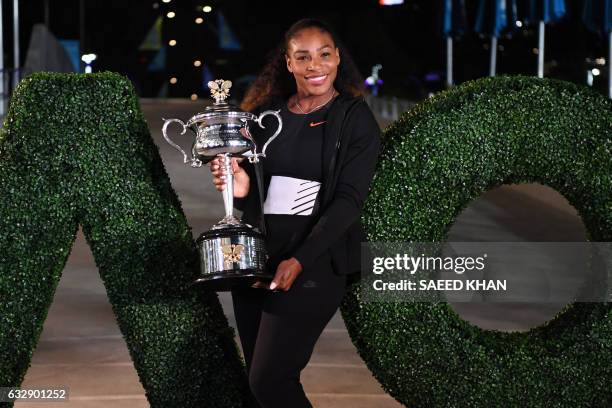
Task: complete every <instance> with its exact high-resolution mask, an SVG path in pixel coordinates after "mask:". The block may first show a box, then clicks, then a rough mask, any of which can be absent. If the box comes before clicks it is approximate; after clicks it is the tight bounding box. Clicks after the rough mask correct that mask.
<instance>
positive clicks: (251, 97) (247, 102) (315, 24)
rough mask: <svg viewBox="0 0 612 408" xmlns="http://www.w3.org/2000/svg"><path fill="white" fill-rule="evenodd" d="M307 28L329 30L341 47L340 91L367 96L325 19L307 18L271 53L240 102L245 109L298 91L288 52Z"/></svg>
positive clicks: (287, 34)
mask: <svg viewBox="0 0 612 408" xmlns="http://www.w3.org/2000/svg"><path fill="white" fill-rule="evenodd" d="M307 28H317V29H319V30H321V31H322V32H325V33H328V34H329V35H330V37H331V38H332V40H333V41H334V45H335V46H336V47H338V51H339V53H340V65H338V74H337V76H336V80H335V81H334V87H335V88H336V89H337V90H338V92H340V93H341V94H342V93H346V94H349V95H352V96H364V95H365V94H366V87H365V85H364V81H363V77H362V76H361V74H360V73H359V70H357V67H356V66H355V63H354V62H353V59H352V58H351V56H350V55H349V53H348V52H347V50H346V48H345V47H344V45H343V44H342V42H341V41H340V39H339V38H338V36H337V35H336V34H335V33H334V31H333V30H332V29H331V27H330V26H329V25H328V24H326V23H325V22H323V21H321V20H316V19H312V18H305V19H302V20H299V21H297V22H296V23H294V24H293V25H292V26H291V27H290V28H289V29H288V30H287V31H286V32H285V35H284V38H283V41H282V42H281V44H280V45H279V46H278V47H277V48H276V49H275V50H274V51H272V53H271V54H270V55H269V61H268V63H267V64H266V65H265V66H264V68H263V69H262V71H261V72H260V74H259V75H258V76H257V78H256V79H255V81H253V83H252V84H251V85H250V86H249V88H248V90H247V92H246V94H245V96H244V98H243V100H242V103H241V104H240V107H241V108H242V109H244V110H245V111H252V110H254V109H255V108H257V107H259V106H261V105H263V104H265V103H266V102H267V101H268V100H270V98H272V97H282V98H288V97H289V96H291V95H292V94H294V93H295V92H296V91H297V89H296V86H295V79H294V78H293V76H292V75H291V73H290V72H289V71H288V70H287V63H286V60H285V55H286V54H287V48H288V44H289V41H290V40H291V39H292V38H293V37H295V35H296V34H297V33H298V32H300V31H301V30H304V29H307Z"/></svg>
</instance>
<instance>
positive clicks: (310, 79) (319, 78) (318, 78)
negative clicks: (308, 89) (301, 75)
mask: <svg viewBox="0 0 612 408" xmlns="http://www.w3.org/2000/svg"><path fill="white" fill-rule="evenodd" d="M305 78H306V80H307V81H308V82H313V83H315V84H318V83H321V82H323V81H325V79H327V74H322V75H312V76H307V77H305Z"/></svg>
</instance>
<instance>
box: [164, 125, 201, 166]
mask: <svg viewBox="0 0 612 408" xmlns="http://www.w3.org/2000/svg"><path fill="white" fill-rule="evenodd" d="M162 120H163V121H164V126H163V127H162V134H163V135H164V139H166V142H168V144H169V145H170V146H172V147H174V148H175V149H176V150H178V151H179V152H181V153H182V154H183V163H185V164H187V163H189V164H190V165H191V167H201V166H202V161H201V160H200V159H197V158H195V155H193V150H192V152H191V153H192V157H191V158H189V157H188V156H187V153H185V151H184V150H183V149H181V147H180V146H179V145H177V144H176V143H174V142H173V141H172V139H170V137H169V136H168V133H167V132H168V126H169V125H170V124H171V123H173V122H176V123H178V124H180V125H181V126H182V127H183V130H182V131H181V133H180V134H181V135H184V134H185V132H186V131H187V129H188V127H187V125H185V123H184V122H183V121H182V120H180V119H163V118H162Z"/></svg>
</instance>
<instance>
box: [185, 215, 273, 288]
mask: <svg viewBox="0 0 612 408" xmlns="http://www.w3.org/2000/svg"><path fill="white" fill-rule="evenodd" d="M196 245H197V247H198V252H199V255H200V275H199V277H198V278H197V279H196V280H195V282H194V284H197V285H198V286H200V287H202V288H205V289H210V290H213V291H228V290H231V289H232V288H233V287H235V286H245V285H252V284H253V283H254V282H255V281H256V280H263V281H266V280H272V279H273V276H271V275H270V274H269V273H267V272H266V268H265V265H266V260H267V257H268V256H267V252H266V245H265V237H264V236H263V235H262V234H261V233H260V232H258V231H256V230H255V229H253V228H252V227H250V226H248V225H246V224H240V225H231V224H230V225H227V224H225V225H220V224H217V225H215V227H214V228H213V229H211V230H209V231H206V232H204V233H203V234H201V235H200V236H199V237H198V239H197V240H196Z"/></svg>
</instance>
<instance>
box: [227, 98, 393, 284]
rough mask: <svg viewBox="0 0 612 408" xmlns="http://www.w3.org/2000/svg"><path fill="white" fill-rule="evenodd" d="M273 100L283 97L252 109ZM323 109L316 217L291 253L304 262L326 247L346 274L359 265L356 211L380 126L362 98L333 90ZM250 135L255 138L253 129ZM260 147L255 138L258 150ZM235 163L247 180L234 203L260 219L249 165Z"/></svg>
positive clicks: (249, 218) (361, 237)
mask: <svg viewBox="0 0 612 408" xmlns="http://www.w3.org/2000/svg"><path fill="white" fill-rule="evenodd" d="M278 103H283V102H282V101H281V100H278V99H275V100H273V101H272V102H270V103H268V104H266V106H263V107H260V108H258V109H257V111H256V112H254V113H259V112H262V111H263V110H266V109H275V108H276V106H278V105H275V104H278ZM276 109H278V108H276ZM329 109H330V110H329V112H328V115H327V124H326V126H325V131H324V141H323V163H324V167H323V169H324V172H323V180H322V190H321V193H320V194H321V201H320V203H319V206H320V207H319V210H318V214H317V216H316V217H317V220H316V222H315V224H314V226H313V228H312V230H311V232H310V234H309V235H308V236H307V237H306V239H305V240H304V241H303V242H302V243H301V244H300V245H299V246H298V248H297V250H296V251H295V252H294V253H293V256H294V257H295V258H296V259H297V260H298V261H299V262H300V264H301V265H302V267H303V268H308V267H309V266H311V265H312V264H313V263H314V261H315V259H316V258H317V257H318V256H320V255H322V254H323V253H324V252H325V251H330V252H331V259H332V266H333V270H334V272H335V273H336V274H339V275H346V274H352V273H355V272H358V271H359V269H360V245H361V242H362V241H365V234H364V232H363V228H362V226H361V221H360V216H361V209H362V207H363V204H364V202H365V200H366V197H367V194H368V191H369V187H370V182H371V181H372V177H373V176H374V170H375V168H376V163H377V160H378V155H379V152H380V144H381V142H380V127H379V126H378V123H377V122H376V119H375V118H374V115H373V114H372V112H371V111H370V108H369V107H368V105H367V104H366V102H365V100H363V98H354V97H350V96H346V95H339V96H338V97H337V98H336V99H335V100H334V101H333V102H332V105H331V106H330V108H329ZM269 118H270V119H271V120H270V122H264V124H266V127H267V126H268V125H267V123H270V127H271V128H273V129H274V128H276V123H275V121H276V119H274V118H272V117H266V119H269ZM255 126H257V125H255ZM253 136H254V138H255V140H256V142H258V140H257V137H256V133H255V132H253ZM278 137H282V134H281V135H279V136H278ZM272 143H274V141H272ZM261 147H262V144H261V143H259V142H258V151H259V150H260V149H261ZM262 160H265V158H263V159H262ZM241 166H242V167H244V168H245V170H246V171H247V173H248V174H249V176H250V178H251V186H250V190H249V194H248V195H247V197H245V198H241V199H238V198H237V199H235V200H234V205H235V207H236V208H238V209H239V210H242V211H243V217H242V219H243V221H244V222H246V223H249V224H251V225H260V223H261V219H262V216H261V214H262V210H261V205H260V202H259V197H258V191H257V183H256V181H255V180H256V179H255V172H254V169H253V165H252V164H250V163H248V162H247V161H246V160H244V161H243V162H242V163H241ZM330 168H331V169H333V171H331V172H330V171H329V169H330ZM266 184H267V182H266V183H265V185H266ZM264 188H265V187H264Z"/></svg>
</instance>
